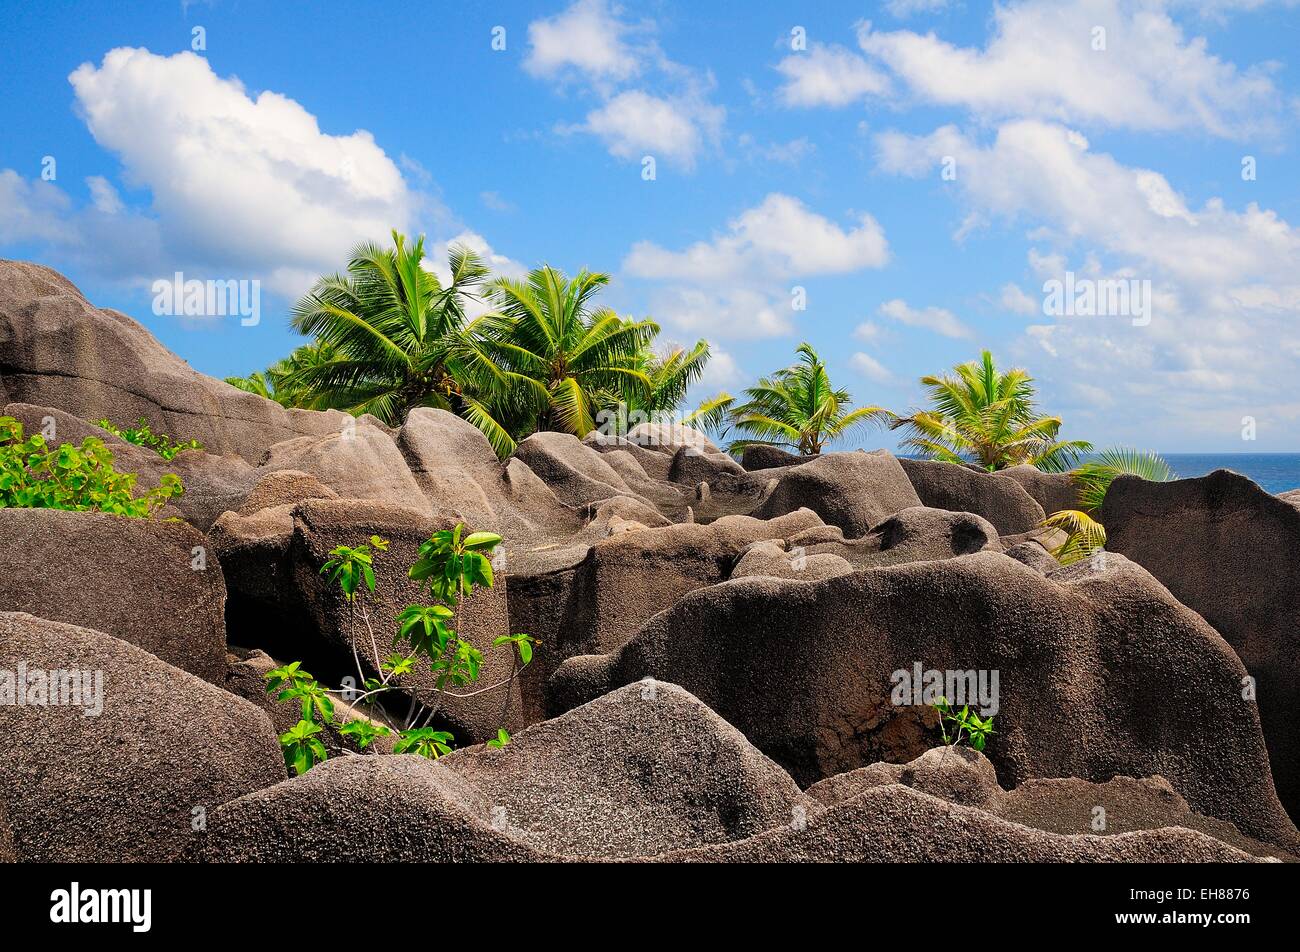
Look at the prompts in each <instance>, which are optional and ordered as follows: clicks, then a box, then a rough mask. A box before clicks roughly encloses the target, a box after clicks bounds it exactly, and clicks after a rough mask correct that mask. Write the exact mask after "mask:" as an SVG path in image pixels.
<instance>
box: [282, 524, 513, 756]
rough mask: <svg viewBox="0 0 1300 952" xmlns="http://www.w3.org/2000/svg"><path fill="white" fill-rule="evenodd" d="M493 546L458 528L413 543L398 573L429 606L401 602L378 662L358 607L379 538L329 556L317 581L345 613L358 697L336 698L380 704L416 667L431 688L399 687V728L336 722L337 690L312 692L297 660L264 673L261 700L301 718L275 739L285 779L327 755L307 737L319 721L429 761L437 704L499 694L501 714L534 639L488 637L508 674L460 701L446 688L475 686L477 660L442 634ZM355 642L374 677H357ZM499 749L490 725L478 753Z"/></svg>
mask: <svg viewBox="0 0 1300 952" xmlns="http://www.w3.org/2000/svg"><path fill="white" fill-rule="evenodd" d="M500 543H501V537H500V536H499V535H496V534H495V533H491V532H474V533H468V534H466V532H465V527H464V526H463V525H457V526H456V527H455V528H454V529H445V530H442V531H440V532H435V533H434V534H433V535H432V536H431V537H430V538H429V539H428V541H426V542H425V543H424V544H422V545H421V546H420V552H419V557H418V558H417V560H416V563H415V564H414V565H412V566H411V568H410V570H409V572H408V573H407V574H408V575H409V576H410V577H411V578H412V579H415V580H416V581H419V582H423V583H425V585H427V586H428V589H429V594H430V595H431V596H433V598H434V602H433V603H431V604H427V605H424V604H417V605H407V606H406V607H405V608H404V609H402V611H401V612H399V613H398V614H397V633H396V635H395V636H394V637H393V638H392V641H391V648H392V650H391V651H390V652H389V653H388V654H387V655H386V656H385V657H381V656H380V655H381V652H380V649H379V644H380V639H379V638H378V637H377V636H376V634H375V631H374V628H373V626H372V625H371V620H370V610H369V607H368V602H369V601H370V600H371V599H372V598H373V597H374V591H375V584H376V579H375V567H374V554H375V553H376V552H383V551H385V550H386V549H387V548H388V540H387V539H384V538H381V537H380V536H371V537H370V542H369V543H368V544H363V545H355V546H348V545H340V546H337V547H335V548H334V549H333V550H332V551H331V552H330V558H329V560H328V561H327V562H326V563H325V564H324V565H323V566H322V567H321V574H324V575H328V576H329V581H330V583H331V584H332V585H337V586H338V588H339V591H340V592H341V593H342V594H343V599H344V602H345V603H346V604H347V606H348V629H349V631H348V634H349V638H350V640H351V642H352V645H353V660H354V661H355V663H356V670H357V683H358V684H361V685H362V686H363V689H362V690H358V691H349V692H346V693H347V694H348V695H349V697H348V699H349V700H350V701H352V702H354V703H357V704H360V703H362V702H365V701H370V700H373V699H377V698H380V697H382V696H383V695H385V694H388V693H390V692H392V691H396V690H398V684H397V680H396V679H398V678H400V677H402V676H403V675H409V674H412V673H414V672H415V671H416V670H417V669H420V668H423V669H426V670H428V671H429V672H431V673H432V674H433V676H434V679H433V681H434V686H433V688H426V689H419V688H416V687H414V686H412V685H408V686H407V687H406V688H405V689H404V690H405V691H406V692H407V693H408V694H410V695H411V698H412V699H411V702H410V709H409V711H408V713H407V715H406V717H405V718H403V719H401V721H400V722H399V721H396V720H393V719H392V718H391V717H390V716H389V715H387V714H386V713H384V712H383V711H382V709H379V711H380V713H381V716H383V717H385V719H387V720H388V725H387V726H385V725H383V724H377V723H375V722H373V721H368V720H360V719H359V720H352V721H345V720H344V719H343V718H341V717H336V713H335V709H334V701H333V698H332V695H339V696H342V695H344V693H345V692H343V691H337V690H329V689H326V688H324V687H322V686H321V685H320V684H319V683H318V682H317V681H316V679H315V678H313V677H312V676H311V675H310V674H308V673H307V672H305V671H303V670H302V668H301V665H300V663H299V662H297V661H295V662H293V663H292V664H287V665H285V666H284V667H282V668H276V669H275V670H274V671H269V672H267V674H266V682H267V683H266V690H267V693H268V694H275V693H277V692H278V695H277V700H279V701H284V702H289V703H292V702H296V703H298V704H299V705H300V707H301V712H302V715H301V719H300V720H299V721H298V723H297V724H296V725H295V726H294V727H293V729H291V730H289V731H287V732H285V733H284V734H282V735H281V736H280V746H281V748H282V749H283V752H284V760H285V764H286V765H287V766H288V767H290V768H291V769H292V770H293V771H294V773H295V774H302V773H305V772H306V771H308V770H310V769H311V768H312V767H314V766H315V765H316V764H318V763H320V762H321V761H323V760H325V759H326V758H327V756H328V751H327V750H326V749H325V746H324V745H323V744H322V743H321V742H320V740H319V739H318V738H317V737H316V735H317V734H319V733H320V731H321V729H322V727H323V725H324V724H332V726H334V727H335V728H336V729H337V730H338V731H339V733H340V734H343V735H344V736H347V737H351V738H352V739H353V740H355V741H356V742H357V745H358V746H359V747H360V748H361V749H363V750H365V749H367V748H370V746H371V744H372V743H373V742H374V741H375V739H376V738H378V737H383V736H388V735H392V734H396V735H397V736H396V740H395V741H394V744H393V752H394V753H398V754H403V753H410V754H418V755H420V756H422V757H428V758H430V759H431V760H437V759H438V758H439V757H442V756H443V755H444V754H448V753H450V752H451V750H452V745H453V744H454V743H455V738H454V737H453V736H452V735H451V734H450V733H448V732H447V731H442V730H436V729H434V728H433V727H431V726H429V725H430V722H431V721H432V720H433V718H434V716H435V715H436V714H437V713H438V709H439V704H440V701H441V700H442V699H443V698H444V697H448V696H451V697H470V696H473V695H477V694H485V693H487V692H489V691H494V690H499V689H501V688H504V689H505V702H504V706H503V708H502V718H503V719H504V717H505V715H506V713H507V712H508V711H509V710H510V692H511V687H512V685H513V683H514V680H515V678H516V677H518V675H519V673H520V671H522V670H523V668H524V667H526V666H527V665H528V664H529V662H531V661H532V659H533V646H534V645H536V644H538V642H537V640H536V639H535V638H533V637H532V636H530V635H518V634H516V635H500V636H498V637H497V638H495V639H494V640H493V642H492V647H493V648H502V647H507V646H508V647H509V650H510V651H511V658H512V664H511V670H510V675H509V676H508V677H506V678H504V679H502V680H500V681H498V682H497V683H495V684H491V685H488V686H487V687H481V688H479V687H476V688H475V689H474V690H472V691H471V692H469V693H468V694H457V693H456V691H455V689H461V688H467V687H469V686H470V685H474V684H475V683H476V682H477V681H478V678H479V671H480V669H481V666H482V663H483V655H482V652H480V651H479V650H478V649H477V648H476V647H474V645H473V644H471V643H470V642H468V641H464V640H462V639H460V638H459V637H457V635H456V632H455V630H454V629H453V628H452V627H451V625H452V624H453V623H454V621H455V618H456V613H457V608H458V606H459V604H460V600H461V599H462V598H464V597H466V596H468V595H471V594H473V592H474V589H476V588H479V587H483V588H491V587H492V581H493V578H492V562H491V560H490V558H489V556H490V554H491V552H492V550H493V549H494V548H496V546H498V545H499V544H500ZM363 629H364V631H363ZM365 645H369V646H370V649H371V650H370V652H369V657H368V658H367V660H368V661H369V662H370V663H371V664H370V667H371V668H372V669H373V670H376V671H378V672H379V676H378V677H366V674H365V671H364V670H363V665H362V662H361V655H362V653H363V652H365V647H364V646H365ZM358 646H362V647H358ZM509 743H510V734H509V733H507V731H506V730H505V728H500V729H499V730H498V731H497V736H496V737H495V738H493V739H492V740H490V741H488V746H490V747H493V748H498V749H499V748H502V747H505V746H506V745H507V744H509ZM372 752H373V751H372Z"/></svg>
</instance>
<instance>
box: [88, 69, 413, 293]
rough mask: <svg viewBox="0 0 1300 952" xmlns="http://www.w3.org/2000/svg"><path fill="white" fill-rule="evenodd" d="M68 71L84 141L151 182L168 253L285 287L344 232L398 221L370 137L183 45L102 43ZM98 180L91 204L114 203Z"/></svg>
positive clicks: (387, 163) (404, 202)
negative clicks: (165, 49)
mask: <svg viewBox="0 0 1300 952" xmlns="http://www.w3.org/2000/svg"><path fill="white" fill-rule="evenodd" d="M69 81H70V82H71V83H72V86H73V89H74V91H75V93H76V97H77V105H78V108H79V110H80V112H81V114H82V115H83V116H84V117H85V120H86V124H87V126H88V127H89V128H90V131H91V133H92V134H93V135H94V137H95V140H96V141H97V142H98V143H99V144H100V145H101V146H103V147H104V148H106V149H109V150H111V151H112V152H114V153H116V154H117V156H118V157H119V158H120V159H121V161H122V164H123V165H124V167H125V170H126V178H127V180H128V182H129V183H130V184H132V185H135V186H138V187H144V188H148V189H149V190H150V191H151V193H152V195H153V212H154V213H155V215H156V216H157V228H158V231H159V236H160V240H161V242H162V244H163V246H164V247H166V248H168V249H169V251H170V252H171V253H173V254H174V255H175V256H176V257H178V258H180V259H184V260H188V261H192V262H195V263H197V264H201V265H206V266H211V267H221V268H226V269H234V270H236V271H242V272H244V273H250V274H253V273H261V274H262V275H263V277H265V278H266V279H267V280H268V281H269V282H270V284H271V285H272V287H273V288H275V289H278V290H285V291H296V290H301V286H300V283H301V281H302V275H304V274H309V273H316V272H319V271H320V270H322V269H324V268H336V267H338V266H339V264H340V263H341V261H342V260H344V258H345V257H346V253H347V250H348V249H349V248H350V247H351V246H352V245H354V244H355V243H356V242H358V241H360V240H363V239H379V240H382V239H385V238H386V237H387V235H388V232H389V231H390V229H392V228H394V227H396V228H399V229H405V228H408V227H409V225H410V224H411V221H412V216H413V213H414V211H415V207H416V204H417V203H416V198H415V196H414V195H413V194H412V192H411V191H410V190H409V189H408V187H407V185H406V182H405V181H404V180H403V178H402V174H401V172H400V171H399V170H398V168H397V166H396V165H395V164H394V163H393V161H392V160H391V159H389V157H388V156H387V155H385V154H384V151H383V150H382V149H381V148H379V147H378V146H377V145H376V144H375V142H374V139H373V138H372V137H371V135H370V133H368V132H364V131H357V132H354V133H352V134H350V135H341V136H340V135H329V134H327V133H324V132H322V131H321V129H320V126H319V124H318V123H317V121H316V117H315V116H313V115H312V114H311V113H309V112H307V110H305V109H304V108H303V107H302V106H301V105H299V104H298V103H297V102H295V101H294V100H292V99H289V98H287V97H285V96H282V95H280V94H278V93H274V92H262V93H260V94H258V95H257V96H256V97H253V96H250V95H249V93H248V92H247V91H246V90H245V89H244V87H243V85H242V84H241V83H240V82H239V81H238V80H236V79H223V78H221V77H219V76H217V75H216V74H215V73H214V72H213V71H212V68H211V66H209V65H208V62H207V61H206V60H205V59H203V58H202V57H199V56H196V55H194V54H193V53H189V52H185V53H178V54H176V55H174V56H158V55H156V54H154V53H150V52H149V51H148V50H143V49H126V48H122V49H115V50H112V51H111V52H109V53H108V54H106V55H105V57H104V59H103V62H102V63H101V65H100V66H98V67H96V66H94V65H92V64H90V63H85V64H83V65H82V66H80V67H78V68H77V69H76V70H75V71H74V72H73V73H72V75H71V76H70V77H69ZM105 186H108V183H107V182H102V180H101V184H99V185H92V186H91V187H92V194H93V195H94V198H95V203H96V205H97V207H98V208H99V209H100V210H101V211H109V210H110V209H112V208H113V205H114V201H115V200H116V193H115V192H114V193H113V195H112V196H111V197H110V194H109V191H108V190H107V189H106V188H105ZM108 188H111V186H109V187H108ZM117 208H118V209H120V202H117Z"/></svg>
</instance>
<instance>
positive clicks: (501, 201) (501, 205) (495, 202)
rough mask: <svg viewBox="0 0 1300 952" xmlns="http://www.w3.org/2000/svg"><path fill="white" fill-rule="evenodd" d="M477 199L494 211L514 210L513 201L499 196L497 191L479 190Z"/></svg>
mask: <svg viewBox="0 0 1300 952" xmlns="http://www.w3.org/2000/svg"><path fill="white" fill-rule="evenodd" d="M478 197H479V201H481V202H482V203H483V204H484V205H486V206H487V207H488V208H490V209H491V210H492V211H494V212H512V211H514V210H515V205H514V202H511V201H510V200H509V199H505V198H502V197H501V194H500V193H499V192H479V193H478Z"/></svg>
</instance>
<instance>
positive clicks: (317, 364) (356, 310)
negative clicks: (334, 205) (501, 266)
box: [236, 231, 514, 455]
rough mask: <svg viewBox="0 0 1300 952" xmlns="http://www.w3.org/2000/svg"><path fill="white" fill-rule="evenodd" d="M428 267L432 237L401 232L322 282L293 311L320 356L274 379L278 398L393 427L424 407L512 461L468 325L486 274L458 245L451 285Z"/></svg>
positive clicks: (361, 249)
mask: <svg viewBox="0 0 1300 952" xmlns="http://www.w3.org/2000/svg"><path fill="white" fill-rule="evenodd" d="M423 262H424V238H423V236H421V237H420V238H419V239H418V240H416V241H415V242H413V243H412V242H408V241H407V240H406V238H405V236H403V235H400V234H398V233H397V232H396V231H394V232H393V245H392V247H391V248H385V247H381V246H379V245H375V244H371V243H364V244H361V245H358V246H357V247H356V249H355V250H353V252H352V257H351V260H350V261H349V262H348V267H347V274H346V275H342V274H334V275H326V276H324V277H322V278H321V279H320V280H318V281H317V282H316V285H315V286H314V287H313V288H312V290H311V292H310V293H308V294H307V295H305V296H304V297H303V298H302V299H301V300H300V301H299V302H298V304H297V305H296V307H295V308H294V314H293V326H294V327H295V328H296V329H297V330H298V331H299V332H301V333H303V334H307V335H309V336H311V337H313V338H314V339H315V340H314V344H313V346H315V347H316V348H317V350H316V351H315V352H309V353H306V354H303V355H301V356H302V359H300V360H297V361H295V360H293V358H290V362H291V364H292V366H290V367H288V368H286V370H285V373H283V374H280V375H278V376H277V375H274V374H272V375H271V379H270V380H269V383H270V385H271V389H272V392H273V393H275V394H278V393H280V392H281V391H283V392H285V393H286V396H287V397H288V398H292V399H293V400H295V402H298V403H299V404H302V403H304V402H305V403H306V405H310V406H312V407H314V408H316V409H327V408H334V409H339V410H346V411H348V412H349V413H353V414H356V415H360V414H363V413H372V414H374V415H375V416H377V417H378V418H379V419H381V420H383V421H384V422H385V423H388V424H390V425H392V426H400V425H401V424H402V422H403V421H404V420H405V418H406V414H407V413H408V412H409V411H410V410H412V409H413V408H415V407H437V408H439V409H443V410H450V411H452V412H455V413H459V414H461V415H462V416H464V417H465V418H466V419H468V420H469V421H470V422H471V423H473V424H474V425H475V426H477V427H479V429H481V430H482V431H483V432H484V433H485V434H486V435H487V437H488V439H489V440H492V442H493V445H494V446H495V447H496V448H497V451H498V453H501V454H502V455H508V453H509V452H510V451H512V450H513V449H514V445H513V441H509V442H502V441H501V439H500V434H501V433H502V432H504V431H503V430H502V427H501V425H500V424H499V423H498V422H497V421H496V419H495V418H494V417H493V416H492V411H490V410H489V409H488V408H487V406H486V405H485V404H484V403H483V402H482V401H481V400H480V399H479V397H480V396H481V395H482V393H483V391H484V388H485V387H487V388H492V386H493V384H492V377H493V375H492V374H491V373H489V372H488V369H487V368H483V367H481V366H480V365H479V355H478V354H477V352H476V351H475V349H474V347H473V346H472V345H471V342H470V338H469V334H468V332H467V322H466V317H465V308H466V305H467V304H468V303H469V302H471V301H472V300H474V299H475V297H476V294H475V292H476V290H477V288H478V286H479V285H481V284H482V283H483V281H484V279H485V278H486V277H487V268H486V267H485V266H484V264H483V262H482V260H481V259H480V258H479V257H478V255H476V254H475V253H474V252H473V251H471V250H469V249H468V248H465V247H463V246H460V245H457V246H454V247H453V248H452V249H451V250H450V252H449V253H448V261H447V270H448V272H449V273H450V275H451V280H450V282H449V283H448V284H447V285H446V286H444V285H443V284H442V283H441V282H440V281H439V280H438V278H437V276H435V275H434V273H433V272H432V271H430V270H429V269H428V268H426V267H425V266H424V264H423ZM266 382H268V381H266V380H265V379H264V381H263V383H266ZM236 386H238V384H236ZM506 440H507V441H508V440H509V438H508V436H507V437H506Z"/></svg>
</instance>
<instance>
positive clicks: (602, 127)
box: [524, 0, 727, 172]
mask: <svg viewBox="0 0 1300 952" xmlns="http://www.w3.org/2000/svg"><path fill="white" fill-rule="evenodd" d="M655 29H656V25H655V23H654V22H653V21H650V20H642V21H639V22H635V23H634V22H631V21H629V20H627V19H625V18H624V17H623V10H622V9H621V8H619V7H616V6H611V5H610V4H608V3H606V2H605V0H576V2H575V3H573V4H572V5H571V6H570V7H568V8H567V9H565V10H564V11H563V12H561V13H559V14H557V15H556V16H553V17H549V18H543V19H539V20H534V21H533V22H532V23H531V24H529V27H528V35H529V40H530V42H531V48H530V50H529V55H528V57H527V58H526V59H525V61H524V67H525V69H527V70H528V72H530V73H532V74H533V75H534V76H541V77H546V78H551V79H558V80H560V81H564V80H572V79H581V80H584V81H585V85H586V86H587V87H588V92H589V93H590V94H592V95H594V96H595V98H597V99H598V100H599V101H600V105H599V106H597V107H596V108H594V109H591V110H589V111H588V112H587V115H586V118H585V121H584V122H581V123H575V122H561V123H557V124H556V125H555V131H556V132H558V133H560V134H565V135H567V134H571V133H575V132H585V133H590V134H592V135H594V136H596V137H597V138H599V139H600V140H601V141H602V142H603V143H604V144H605V147H606V149H608V150H609V153H610V155H613V156H615V157H616V158H620V159H626V160H629V161H640V160H641V159H642V157H644V156H646V155H651V156H654V157H655V159H656V160H660V159H666V160H667V161H669V162H671V163H673V164H675V165H677V166H679V167H680V168H682V169H685V170H686V171H688V172H689V171H691V170H693V169H694V168H695V163H696V160H697V158H698V156H699V154H700V152H701V151H702V150H703V149H705V148H706V147H716V145H717V143H718V141H719V138H720V135H721V130H722V126H723V124H724V123H725V121H726V116H727V111H726V109H724V108H723V107H722V106H719V105H716V104H714V103H713V102H711V101H710V99H709V96H710V94H711V93H712V91H713V87H714V80H713V77H712V75H711V74H709V73H707V72H702V71H699V70H695V69H692V68H690V67H688V66H684V65H682V64H680V63H675V62H673V61H672V60H671V59H669V58H668V57H667V56H666V55H665V54H664V52H663V51H662V50H661V49H660V48H659V46H658V44H657V43H656V42H655V40H654V38H653V34H654V32H655ZM634 82H635V85H633V83H634Z"/></svg>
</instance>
